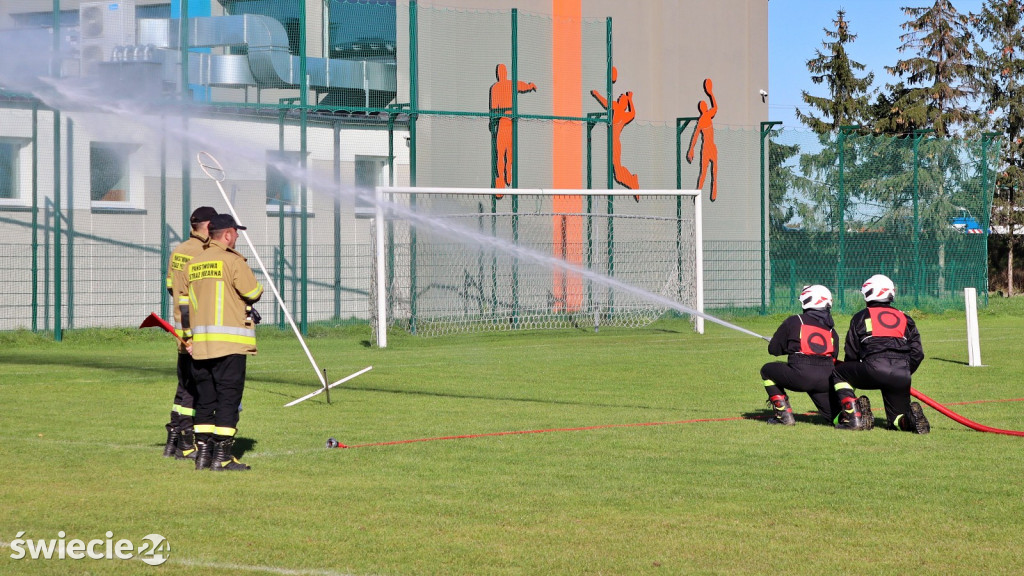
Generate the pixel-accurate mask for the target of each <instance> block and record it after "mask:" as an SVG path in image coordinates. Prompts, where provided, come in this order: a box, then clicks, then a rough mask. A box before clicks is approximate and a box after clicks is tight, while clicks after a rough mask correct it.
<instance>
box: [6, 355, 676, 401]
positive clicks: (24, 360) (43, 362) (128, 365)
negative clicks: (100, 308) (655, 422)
mask: <svg viewBox="0 0 1024 576" xmlns="http://www.w3.org/2000/svg"><path fill="white" fill-rule="evenodd" d="M173 359H174V357H173V355H172V356H170V357H169V359H168V362H167V365H164V366H160V365H155V366H140V365H139V364H138V363H135V362H132V361H130V359H127V358H126V359H124V360H123V361H122V360H121V359H120V358H119V359H117V360H97V359H95V358H93V359H90V358H88V357H87V356H86V355H82V356H81V357H76V358H70V359H69V360H70V361H71V362H73V363H74V366H76V367H81V368H93V369H97V370H110V371H115V372H124V373H133V374H138V373H140V372H143V373H145V374H146V375H147V376H150V377H152V375H154V374H157V375H166V377H167V378H168V379H169V380H171V381H174V382H176V381H177V376H176V374H175V367H174V364H173V363H172V361H173ZM8 364H10V365H28V366H53V365H55V363H54V362H52V361H50V360H48V359H46V358H43V357H41V356H40V355H36V354H13V355H10V356H4V357H2V358H0V369H2V367H3V366H4V365H8ZM63 367H65V368H66V365H63ZM268 376H269V375H267V374H260V375H259V376H256V375H255V374H250V375H248V376H247V378H246V384H245V388H246V391H253V392H264V393H267V394H273V395H275V396H280V397H281V398H289V399H294V398H299V397H301V396H303V395H304V394H307V393H309V392H311V391H313V390H314V389H316V388H318V386H316V384H317V383H315V382H313V381H310V382H309V384H310V385H309V386H306V385H303V383H300V382H296V381H295V380H294V379H289V380H286V379H284V378H274V377H268ZM259 384H287V385H289V386H296V387H299V391H298V392H296V393H294V394H289V393H287V392H283V391H279V390H274V389H272V388H269V387H266V386H260V385H259ZM303 390H304V391H303ZM335 390H338V391H341V390H349V391H358V392H376V393H381V394H403V395H411V396H428V397H435V398H453V399H463V400H491V401H494V402H524V403H533V404H551V405H558V406H589V407H597V408H635V409H641V410H668V411H674V412H686V410H684V409H682V408H678V407H674V406H651V405H646V404H614V403H603V402H578V401H571V400H552V399H544V398H524V397H514V396H487V395H483V394H459V393H453V392H434V391H429V390H395V389H388V388H365V387H359V386H335V387H334V388H331V391H332V392H333V391H335ZM321 396H322V395H321ZM310 401H313V400H312V399H310ZM323 402H324V403H326V398H325V399H324V400H323Z"/></svg>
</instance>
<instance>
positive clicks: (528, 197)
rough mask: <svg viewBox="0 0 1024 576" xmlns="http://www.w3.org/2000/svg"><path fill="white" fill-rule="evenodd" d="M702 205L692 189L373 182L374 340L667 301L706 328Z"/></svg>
mask: <svg viewBox="0 0 1024 576" xmlns="http://www.w3.org/2000/svg"><path fill="white" fill-rule="evenodd" d="M498 195H500V197H499V196H498ZM635 197H636V198H635ZM701 217H702V213H701V192H700V191H699V190H555V189H541V188H532V189H524V188H519V189H504V190H495V189H491V188H426V187H379V188H377V189H376V200H375V217H374V219H373V231H374V250H373V253H374V258H373V268H374V275H373V282H372V283H373V287H372V289H371V294H372V296H371V301H372V310H371V316H372V319H373V320H372V323H373V327H374V331H375V333H376V339H377V345H378V346H379V347H381V348H385V347H387V329H388V327H391V326H401V327H402V328H404V329H405V330H407V331H409V332H411V333H413V334H419V335H435V334H447V333H457V332H480V331H504V330H515V329H538V328H577V329H583V328H586V329H593V330H598V329H599V328H600V327H601V326H632V327H639V326H645V325H647V324H649V323H650V322H653V321H654V320H656V319H657V318H659V317H660V316H662V315H663V314H664V313H665V312H666V311H668V310H670V309H674V310H676V311H677V312H682V313H684V314H689V315H690V316H691V318H692V319H693V321H694V326H695V329H696V330H697V332H699V333H703V332H704V320H703V318H701V317H700V314H702V313H703V311H704V290H703V250H702V245H703V235H702V224H701V221H702V218H701ZM694 312H696V314H695V313H694Z"/></svg>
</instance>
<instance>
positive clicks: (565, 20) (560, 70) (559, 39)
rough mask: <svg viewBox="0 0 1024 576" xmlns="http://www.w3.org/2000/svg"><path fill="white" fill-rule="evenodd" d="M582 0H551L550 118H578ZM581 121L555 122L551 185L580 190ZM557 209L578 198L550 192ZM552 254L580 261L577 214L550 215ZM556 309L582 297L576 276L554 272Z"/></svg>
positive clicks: (573, 207) (569, 209)
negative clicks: (566, 215) (552, 242)
mask: <svg viewBox="0 0 1024 576" xmlns="http://www.w3.org/2000/svg"><path fill="white" fill-rule="evenodd" d="M581 1H582V0H551V4H552V6H551V8H552V9H551V13H552V14H553V15H554V22H553V24H554V30H553V34H552V45H551V62H552V66H551V68H552V95H553V108H554V109H553V110H552V114H554V115H555V116H569V117H574V118H579V117H582V116H583V101H582V100H583V98H582V94H583V22H582V20H583V17H582V16H583V11H582V7H581ZM585 129H586V125H585V124H583V123H581V122H567V121H562V120H556V121H555V122H554V127H553V133H552V138H553V142H552V147H551V150H552V152H551V155H552V158H551V161H552V175H553V181H552V187H553V188H562V189H570V190H571V189H580V188H583V132H584V130H585ZM554 209H555V212H556V213H569V214H579V213H580V212H582V209H583V198H582V197H581V196H578V195H572V196H569V195H562V196H555V198H554ZM552 239H553V240H554V255H555V257H557V258H564V259H565V260H567V261H569V262H572V263H574V264H582V262H583V222H582V220H581V218H580V217H579V216H569V217H564V218H563V217H561V216H554V217H553V220H552ZM552 293H553V294H554V300H555V304H554V307H555V310H561V311H566V312H573V311H576V310H579V308H580V306H581V304H582V301H583V281H582V279H581V278H580V277H579V275H577V274H566V273H564V272H561V271H556V272H555V274H554V278H553V286H552Z"/></svg>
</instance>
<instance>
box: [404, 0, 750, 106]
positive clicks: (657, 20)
mask: <svg viewBox="0 0 1024 576" xmlns="http://www.w3.org/2000/svg"><path fill="white" fill-rule="evenodd" d="M419 5H420V6H421V7H423V8H441V9H443V8H448V7H454V8H466V9H479V10H511V9H512V8H518V9H519V10H520V12H521V13H523V12H531V13H534V14H536V15H538V16H548V15H550V14H551V13H552V10H553V7H552V5H553V4H552V0H446V1H444V2H429V1H427V2H423V1H421V2H420V3H419ZM582 11H583V17H584V18H588V19H589V18H606V17H611V19H612V37H613V54H612V56H613V59H614V63H615V65H616V67H617V68H618V71H619V78H618V82H616V84H615V89H616V90H615V92H616V94H617V93H619V92H622V91H626V90H632V91H633V92H634V93H635V94H634V98H635V101H636V107H637V120H638V121H649V122H672V121H674V120H675V119H676V118H677V117H683V116H696V115H697V102H698V101H700V100H701V99H706V98H707V96H706V95H705V94H704V91H703V88H702V83H703V81H704V79H705V78H711V79H712V80H713V81H714V86H715V96H716V98H717V99H718V103H719V108H720V112H719V114H718V117H717V118H716V119H715V122H716V124H719V125H730V126H758V125H759V124H760V122H763V121H767V120H768V105H767V104H765V103H762V102H761V96H760V94H759V93H758V91H759V90H761V89H765V90H767V89H768V0H715V1H713V2H692V1H683V0H642V1H637V0H634V1H631V2H622V1H621V0H582ZM401 12H402V9H401V8H400V9H399V13H400V21H401V16H402V14H401ZM406 26H407V24H406ZM407 29H408V28H403V27H402V24H399V31H400V32H401V31H403V30H407ZM401 35H402V34H401V33H400V34H399V36H401Z"/></svg>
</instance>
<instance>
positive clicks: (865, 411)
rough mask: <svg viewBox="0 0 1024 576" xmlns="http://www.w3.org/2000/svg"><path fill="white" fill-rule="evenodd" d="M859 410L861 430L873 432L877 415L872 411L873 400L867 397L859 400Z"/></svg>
mask: <svg viewBox="0 0 1024 576" xmlns="http://www.w3.org/2000/svg"><path fill="white" fill-rule="evenodd" d="M857 409H858V410H860V421H861V426H860V429H861V430H871V429H872V428H874V427H875V414H874V412H872V411H871V400H868V397H867V396H861V397H859V398H857Z"/></svg>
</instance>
